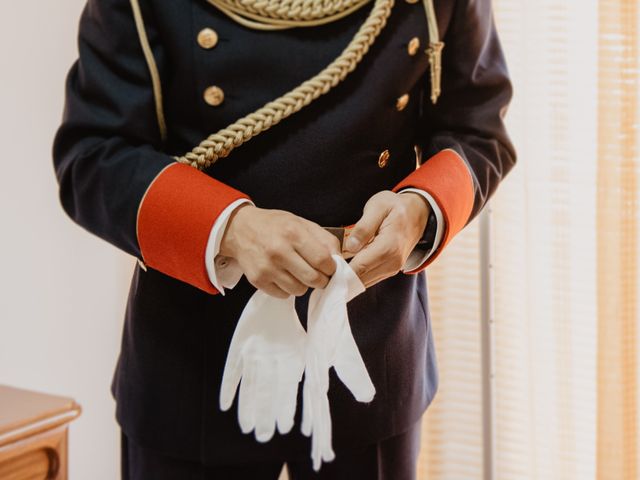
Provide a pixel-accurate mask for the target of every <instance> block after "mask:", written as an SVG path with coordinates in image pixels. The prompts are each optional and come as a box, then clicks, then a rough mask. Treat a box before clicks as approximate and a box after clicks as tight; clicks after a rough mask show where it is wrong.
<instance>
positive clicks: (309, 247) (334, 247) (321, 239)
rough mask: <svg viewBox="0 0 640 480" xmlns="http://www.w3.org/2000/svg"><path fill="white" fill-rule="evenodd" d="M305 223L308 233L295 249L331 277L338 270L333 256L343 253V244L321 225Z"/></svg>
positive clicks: (313, 265) (312, 264)
mask: <svg viewBox="0 0 640 480" xmlns="http://www.w3.org/2000/svg"><path fill="white" fill-rule="evenodd" d="M305 225H306V227H305V229H306V235H303V236H301V238H300V240H299V241H298V242H297V243H296V244H295V249H296V251H297V252H298V253H299V254H300V256H301V257H302V258H304V259H305V261H306V262H307V263H308V264H309V265H311V267H313V268H314V269H316V270H318V271H320V272H321V273H323V274H324V275H326V276H327V277H331V276H332V275H333V274H334V273H335V271H336V262H335V260H333V258H332V257H331V256H332V255H342V245H340V241H339V240H338V239H337V238H336V237H335V236H334V235H332V234H331V233H329V232H327V231H326V230H325V229H324V228H322V227H321V226H320V225H318V224H315V223H312V222H308V223H306V224H305ZM327 281H328V278H327ZM323 287H324V286H322V287H321V288H323ZM316 288H317V287H316Z"/></svg>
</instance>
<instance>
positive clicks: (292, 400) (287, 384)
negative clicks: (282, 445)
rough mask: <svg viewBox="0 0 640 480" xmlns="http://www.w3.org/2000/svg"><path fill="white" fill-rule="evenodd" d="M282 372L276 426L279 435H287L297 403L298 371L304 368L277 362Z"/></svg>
mask: <svg viewBox="0 0 640 480" xmlns="http://www.w3.org/2000/svg"><path fill="white" fill-rule="evenodd" d="M278 367H279V370H280V371H281V372H282V373H281V374H279V377H280V378H282V380H281V382H280V388H279V389H278V398H277V413H276V425H277V427H278V431H279V432H280V433H283V434H284V433H288V432H290V431H291V429H292V428H293V423H294V417H295V414H296V406H297V403H298V385H299V384H300V376H301V375H300V373H299V371H300V370H301V369H302V368H304V366H302V367H300V366H298V367H295V366H292V365H291V364H290V362H288V361H280V362H278Z"/></svg>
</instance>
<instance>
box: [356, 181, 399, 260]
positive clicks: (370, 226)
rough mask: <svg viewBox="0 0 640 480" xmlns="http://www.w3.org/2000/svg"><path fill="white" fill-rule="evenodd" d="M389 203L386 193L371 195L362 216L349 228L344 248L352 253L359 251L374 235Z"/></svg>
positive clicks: (389, 206)
mask: <svg viewBox="0 0 640 480" xmlns="http://www.w3.org/2000/svg"><path fill="white" fill-rule="evenodd" d="M391 195H394V194H391ZM391 205H392V203H391V202H390V201H389V197H388V196H387V195H374V196H373V197H371V199H370V200H369V201H368V202H367V203H366V205H365V206H364V210H363V212H362V217H361V218H360V220H358V221H357V222H356V224H355V225H354V226H353V228H352V229H351V232H350V234H349V237H348V238H347V240H346V242H345V250H346V251H348V252H352V253H356V252H358V251H360V249H361V248H362V247H363V246H364V245H366V244H367V243H368V242H369V241H370V240H371V239H372V238H373V237H374V236H375V235H376V233H377V232H378V229H379V228H380V225H381V224H382V222H383V221H384V219H385V218H386V216H387V215H388V214H389V211H390V210H391Z"/></svg>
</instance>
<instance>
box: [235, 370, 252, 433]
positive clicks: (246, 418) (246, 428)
mask: <svg viewBox="0 0 640 480" xmlns="http://www.w3.org/2000/svg"><path fill="white" fill-rule="evenodd" d="M244 364H245V368H244V372H243V376H242V381H241V382H240V392H239V393H238V423H239V424H240V429H241V430H242V433H249V432H251V431H252V430H253V429H254V428H255V425H256V406H255V398H256V395H255V390H256V388H255V387H256V372H255V367H254V362H252V361H250V360H247V359H245V362H244Z"/></svg>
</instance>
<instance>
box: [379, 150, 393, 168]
mask: <svg viewBox="0 0 640 480" xmlns="http://www.w3.org/2000/svg"><path fill="white" fill-rule="evenodd" d="M390 156H391V154H390V153H389V150H383V151H382V153H381V154H380V156H379V157H378V166H379V167H380V168H384V167H386V166H387V163H389V157H390Z"/></svg>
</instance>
